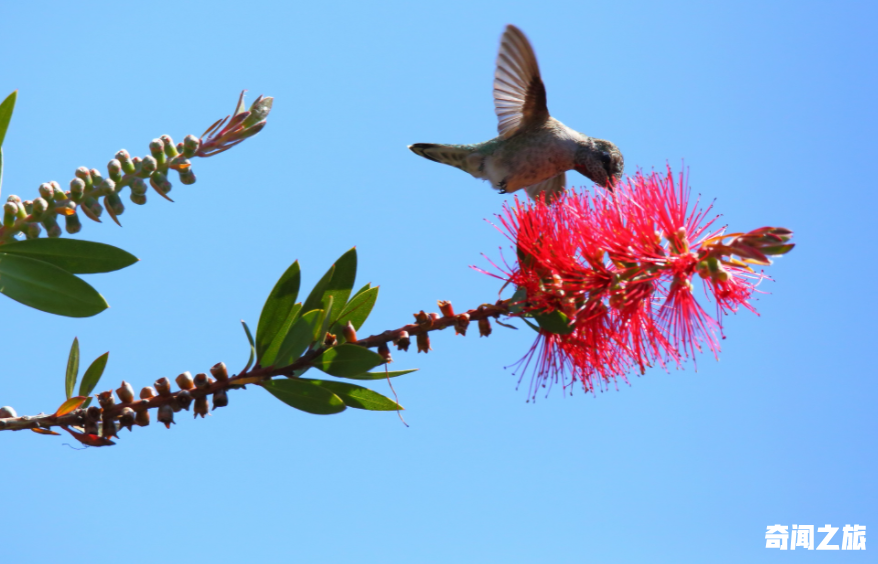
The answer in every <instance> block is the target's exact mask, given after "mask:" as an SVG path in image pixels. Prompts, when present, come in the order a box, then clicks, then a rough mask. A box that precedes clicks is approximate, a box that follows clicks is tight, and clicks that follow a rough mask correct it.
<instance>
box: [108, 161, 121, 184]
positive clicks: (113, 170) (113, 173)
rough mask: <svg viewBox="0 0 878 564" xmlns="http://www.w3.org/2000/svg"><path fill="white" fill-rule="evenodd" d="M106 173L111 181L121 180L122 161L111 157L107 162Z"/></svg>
mask: <svg viewBox="0 0 878 564" xmlns="http://www.w3.org/2000/svg"><path fill="white" fill-rule="evenodd" d="M107 173H108V174H109V175H110V178H111V179H112V180H113V182H119V181H120V180H122V163H120V162H119V159H112V160H111V161H110V162H108V163H107Z"/></svg>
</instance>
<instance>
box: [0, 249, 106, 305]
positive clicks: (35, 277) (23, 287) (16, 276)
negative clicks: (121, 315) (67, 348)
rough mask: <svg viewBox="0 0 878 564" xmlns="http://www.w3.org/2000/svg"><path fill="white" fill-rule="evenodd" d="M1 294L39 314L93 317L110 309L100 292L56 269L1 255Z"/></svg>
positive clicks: (18, 256) (26, 258) (47, 264)
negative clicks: (37, 311)
mask: <svg viewBox="0 0 878 564" xmlns="http://www.w3.org/2000/svg"><path fill="white" fill-rule="evenodd" d="M0 293H3V294H6V295H7V296H9V297H10V298H12V299H13V300H15V301H17V302H20V303H22V304H24V305H26V306H30V307H32V308H34V309H38V310H40V311H45V312H48V313H54V314H56V315H64V316H67V317H91V316H92V315H97V314H98V313H100V312H102V311H104V310H105V309H107V307H108V306H107V302H106V301H105V300H104V297H103V296H101V295H100V294H99V293H98V292H97V290H95V289H94V288H92V287H91V286H90V285H89V284H88V283H87V282H85V281H84V280H82V279H80V278H77V277H76V276H74V275H73V274H70V273H69V272H67V271H66V270H64V269H62V268H59V267H57V266H55V265H52V264H49V263H47V262H43V261H41V260H36V259H32V258H30V257H25V256H20V255H13V254H9V253H2V252H0Z"/></svg>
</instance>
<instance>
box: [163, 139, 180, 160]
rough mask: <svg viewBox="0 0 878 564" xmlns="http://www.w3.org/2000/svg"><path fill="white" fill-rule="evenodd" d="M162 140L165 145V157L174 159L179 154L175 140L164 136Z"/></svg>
mask: <svg viewBox="0 0 878 564" xmlns="http://www.w3.org/2000/svg"><path fill="white" fill-rule="evenodd" d="M161 140H162V143H163V144H164V150H165V155H166V156H167V157H168V158H171V159H173V158H174V157H176V156H177V155H178V154H179V153H177V146H176V145H175V144H174V140H173V139H171V136H170V135H162V136H161Z"/></svg>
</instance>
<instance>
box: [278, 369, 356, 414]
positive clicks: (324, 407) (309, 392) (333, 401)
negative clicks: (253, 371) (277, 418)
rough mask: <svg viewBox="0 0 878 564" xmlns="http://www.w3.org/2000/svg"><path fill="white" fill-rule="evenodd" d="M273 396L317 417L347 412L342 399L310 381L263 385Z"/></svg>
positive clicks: (290, 381) (292, 380)
mask: <svg viewBox="0 0 878 564" xmlns="http://www.w3.org/2000/svg"><path fill="white" fill-rule="evenodd" d="M262 387H263V388H265V389H266V390H268V391H269V392H270V393H271V395H273V396H274V397H276V398H277V399H279V400H281V401H282V402H284V403H285V404H287V405H289V406H292V407H295V408H296V409H299V410H302V411H306V412H308V413H314V414H316V415H332V414H333V413H340V412H342V411H344V410H345V403H344V402H343V401H342V400H341V398H340V397H338V396H337V395H335V394H334V393H332V392H331V391H329V390H327V389H326V388H322V387H320V386H317V385H315V384H313V383H311V382H309V381H305V380H300V379H296V378H291V379H288V380H270V381H268V382H265V383H264V384H262Z"/></svg>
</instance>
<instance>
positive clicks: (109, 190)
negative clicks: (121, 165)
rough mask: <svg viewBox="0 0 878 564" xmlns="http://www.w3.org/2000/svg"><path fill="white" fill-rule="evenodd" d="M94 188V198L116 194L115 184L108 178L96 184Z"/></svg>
mask: <svg viewBox="0 0 878 564" xmlns="http://www.w3.org/2000/svg"><path fill="white" fill-rule="evenodd" d="M95 186H97V189H96V190H95V196H98V195H101V194H103V195H104V196H109V195H110V194H113V193H115V192H116V183H115V182H113V181H112V180H110V179H109V178H106V179H102V180H101V181H100V182H96V183H95Z"/></svg>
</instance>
